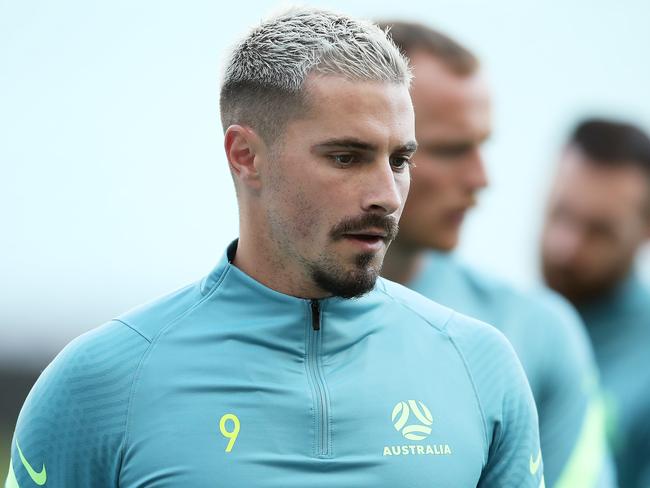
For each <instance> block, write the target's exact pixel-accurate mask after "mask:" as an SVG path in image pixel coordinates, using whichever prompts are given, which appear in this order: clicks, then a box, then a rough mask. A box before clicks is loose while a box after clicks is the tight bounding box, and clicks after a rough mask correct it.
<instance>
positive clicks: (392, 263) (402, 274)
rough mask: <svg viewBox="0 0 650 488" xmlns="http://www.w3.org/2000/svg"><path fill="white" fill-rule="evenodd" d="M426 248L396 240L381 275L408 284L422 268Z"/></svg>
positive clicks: (389, 251)
mask: <svg viewBox="0 0 650 488" xmlns="http://www.w3.org/2000/svg"><path fill="white" fill-rule="evenodd" d="M425 252H426V251H425V250H424V249H422V248H416V247H413V246H409V245H405V244H402V243H400V242H398V241H394V242H393V243H392V244H391V245H390V248H389V249H388V252H387V253H386V257H385V258H384V265H383V267H382V269H381V275H382V276H383V277H384V278H387V279H389V280H391V281H395V282H397V283H400V284H402V285H406V284H408V283H409V282H411V281H413V279H414V278H415V277H416V276H417V275H418V273H419V271H420V269H421V268H422V265H423V261H424V255H425Z"/></svg>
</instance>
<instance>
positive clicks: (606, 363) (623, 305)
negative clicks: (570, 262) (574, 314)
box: [578, 273, 650, 488]
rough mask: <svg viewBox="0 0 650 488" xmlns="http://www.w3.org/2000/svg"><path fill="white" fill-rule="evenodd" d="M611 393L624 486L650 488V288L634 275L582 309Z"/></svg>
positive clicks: (612, 432) (615, 449)
mask: <svg viewBox="0 0 650 488" xmlns="http://www.w3.org/2000/svg"><path fill="white" fill-rule="evenodd" d="M578 311H579V312H580V314H581V315H582V317H583V319H584V321H585V323H586V324H587V330H588V332H589V335H590V336H591V340H592V343H593V345H594V351H595V352H596V361H597V362H598V366H599V367H600V371H601V375H602V383H603V388H604V389H605V392H606V394H607V396H606V398H607V402H606V405H607V407H608V408H607V412H608V421H609V422H608V424H609V425H608V427H609V428H608V434H610V435H609V437H610V440H611V446H612V450H613V452H614V455H615V459H616V467H617V471H618V475H619V482H620V485H621V486H622V487H624V488H648V487H650V290H649V289H648V287H647V286H645V285H644V284H642V283H641V281H640V279H639V277H638V276H637V275H636V273H632V274H631V275H630V276H629V277H628V278H627V279H626V280H625V282H624V283H622V284H621V285H620V286H619V287H618V288H617V289H616V290H614V291H613V292H612V293H611V294H609V295H608V296H604V297H601V299H599V300H598V302H597V303H592V304H590V305H585V306H582V307H579V309H578Z"/></svg>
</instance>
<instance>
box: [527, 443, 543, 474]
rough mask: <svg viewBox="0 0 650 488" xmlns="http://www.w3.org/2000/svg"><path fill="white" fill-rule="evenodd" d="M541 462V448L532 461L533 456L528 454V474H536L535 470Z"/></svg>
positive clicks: (537, 469)
mask: <svg viewBox="0 0 650 488" xmlns="http://www.w3.org/2000/svg"><path fill="white" fill-rule="evenodd" d="M541 464H542V450H541V449H540V450H539V454H537V459H536V460H535V461H533V456H532V455H531V456H530V474H532V475H533V476H534V475H536V474H537V471H539V467H540V465H541Z"/></svg>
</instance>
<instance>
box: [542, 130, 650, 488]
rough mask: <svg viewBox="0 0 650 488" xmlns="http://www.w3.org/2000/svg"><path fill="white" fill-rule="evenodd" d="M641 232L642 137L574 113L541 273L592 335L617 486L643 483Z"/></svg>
mask: <svg viewBox="0 0 650 488" xmlns="http://www.w3.org/2000/svg"><path fill="white" fill-rule="evenodd" d="M648 236H650V138H649V137H648V135H647V134H645V133H644V132H643V131H642V130H641V129H639V128H638V127H634V126H632V125H629V124H626V123H621V122H617V121H612V120H605V119H602V120H599V119H590V120H585V121H583V122H581V123H580V124H579V125H578V126H577V128H576V129H575V130H574V132H573V134H572V135H571V136H570V139H569V141H568V143H567V145H566V147H565V149H564V151H563V152H562V155H561V157H560V161H559V166H558V171H557V175H556V178H555V182H554V184H553V187H552V191H551V195H550V199H549V204H548V212H547V215H546V222H545V226H544V231H543V235H542V261H543V273H544V278H545V279H546V282H547V283H548V285H549V286H551V287H552V288H554V289H555V290H557V291H558V292H560V293H561V294H563V295H564V296H565V297H566V298H568V299H569V300H570V301H571V302H572V303H573V304H574V305H575V306H576V307H577V309H578V311H579V312H580V315H581V316H582V318H583V320H584V322H585V324H586V325H587V330H588V332H589V335H590V337H591V340H592V342H593V345H594V350H595V352H596V361H597V363H598V366H599V367H600V371H601V374H602V382H603V388H604V389H605V392H606V398H607V402H606V404H607V406H608V409H607V410H608V427H610V428H609V429H608V434H610V441H611V446H612V450H613V452H614V456H615V459H616V465H617V471H618V475H619V483H620V485H621V487H623V488H641V487H643V488H647V487H648V486H650V427H649V426H650V423H649V419H650V289H648V286H647V285H644V284H642V282H641V280H640V279H639V276H638V273H637V271H636V270H635V266H634V261H635V257H636V256H637V254H638V252H639V249H640V248H641V246H642V245H643V244H645V243H646V242H647V240H648Z"/></svg>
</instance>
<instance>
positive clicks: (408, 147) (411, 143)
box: [394, 141, 418, 153]
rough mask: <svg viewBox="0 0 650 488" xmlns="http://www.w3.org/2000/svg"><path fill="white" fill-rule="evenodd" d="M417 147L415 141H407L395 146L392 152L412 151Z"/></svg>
mask: <svg viewBox="0 0 650 488" xmlns="http://www.w3.org/2000/svg"><path fill="white" fill-rule="evenodd" d="M417 148H418V143H417V142H415V141H409V142H407V143H406V144H403V145H401V146H399V147H397V148H395V151H394V152H401V153H414V152H415V151H416V150H417Z"/></svg>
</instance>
